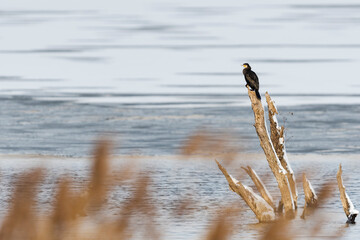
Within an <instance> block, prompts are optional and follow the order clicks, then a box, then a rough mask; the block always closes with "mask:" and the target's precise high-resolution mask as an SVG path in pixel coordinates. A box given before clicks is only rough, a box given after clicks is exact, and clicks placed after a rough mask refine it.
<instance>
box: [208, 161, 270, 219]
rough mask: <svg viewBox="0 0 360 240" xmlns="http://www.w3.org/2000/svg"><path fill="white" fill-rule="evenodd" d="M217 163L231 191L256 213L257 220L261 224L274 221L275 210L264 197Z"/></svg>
mask: <svg viewBox="0 0 360 240" xmlns="http://www.w3.org/2000/svg"><path fill="white" fill-rule="evenodd" d="M215 161H216V163H217V165H218V167H219V169H220V170H221V172H222V173H223V174H224V176H225V178H226V180H227V181H228V183H229V186H230V189H231V190H232V191H234V192H236V193H237V194H239V195H240V197H241V198H242V199H243V200H244V201H245V202H246V204H247V205H248V206H249V207H250V209H251V210H252V211H253V212H254V214H255V215H256V218H257V219H258V220H259V221H260V222H271V221H274V220H275V212H274V209H273V208H272V207H271V206H270V205H269V204H268V203H267V202H266V201H265V200H264V199H263V198H262V197H260V196H259V195H257V194H256V193H254V191H253V190H252V189H251V188H250V187H248V186H246V185H243V184H242V183H241V182H239V181H238V180H236V179H235V178H233V177H232V176H231V175H230V174H229V173H228V172H227V171H226V169H225V168H224V167H223V166H221V164H220V163H219V162H218V161H217V160H215Z"/></svg>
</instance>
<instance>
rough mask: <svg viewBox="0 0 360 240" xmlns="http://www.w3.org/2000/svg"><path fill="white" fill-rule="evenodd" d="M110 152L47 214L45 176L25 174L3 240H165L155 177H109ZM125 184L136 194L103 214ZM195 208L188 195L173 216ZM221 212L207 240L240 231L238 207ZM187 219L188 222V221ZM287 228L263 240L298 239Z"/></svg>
mask: <svg viewBox="0 0 360 240" xmlns="http://www.w3.org/2000/svg"><path fill="white" fill-rule="evenodd" d="M205 142H207V140H206V137H204V136H203V135H201V136H197V137H196V136H194V137H193V138H191V139H190V140H189V142H188V143H187V144H188V145H189V146H190V145H192V144H194V145H196V146H202V147H206V148H207V147H209V145H207V144H205ZM189 146H188V147H186V146H185V147H184V149H183V151H184V153H186V154H190V153H193V151H197V149H196V148H192V147H189ZM220 146H223V145H220ZM110 148H111V144H110V143H109V142H108V141H100V142H99V143H98V145H97V146H96V149H95V152H94V158H93V167H92V171H91V174H90V176H89V183H88V185H87V186H85V187H84V189H83V190H81V191H80V192H79V191H77V192H76V191H73V190H72V189H74V187H73V186H74V184H75V183H74V182H72V181H71V180H70V178H66V177H64V178H63V179H61V180H60V181H59V183H58V186H57V189H56V196H55V199H54V201H53V204H52V209H51V210H50V211H49V212H46V213H45V214H44V213H39V212H38V211H36V208H35V205H36V197H37V196H36V192H37V191H36V190H37V189H38V188H39V186H40V183H41V182H42V181H43V177H44V172H43V171H42V170H41V169H36V170H33V171H31V172H29V173H24V174H23V175H21V177H19V178H18V181H17V183H16V184H15V185H16V186H17V187H16V189H15V190H14V192H13V196H12V200H11V206H10V208H9V210H8V213H7V215H6V216H5V218H4V219H3V221H2V223H1V228H0V240H22V239H29V240H67V239H79V240H82V239H84V240H85V239H107V240H108V239H109V240H111V239H117V240H121V239H133V238H135V236H136V238H141V239H162V231H163V229H162V228H161V227H159V226H161V224H164V225H166V223H161V224H157V217H158V213H157V211H156V208H154V207H153V204H152V203H150V202H149V194H151V190H150V188H149V186H150V184H151V182H152V180H151V176H150V175H140V176H137V175H136V176H134V174H133V169H132V168H131V166H129V167H125V168H124V169H121V170H120V171H118V172H116V173H115V174H114V173H110V170H109V152H110ZM124 182H128V183H129V182H130V183H131V185H132V189H134V190H133V192H132V194H131V196H130V197H129V198H127V200H126V201H124V202H123V203H122V205H121V206H120V207H119V209H118V214H117V215H116V217H113V216H111V217H109V216H107V214H106V212H104V205H106V202H107V201H106V199H107V197H108V195H109V193H110V192H111V191H112V188H113V187H114V186H116V185H119V184H120V185H121V184H123V183H124ZM328 186H329V185H326V187H323V188H322V189H321V190H320V192H319V199H322V200H321V201H324V200H325V199H327V198H328V197H329V193H330V192H331V191H332V189H330V188H329V187H328ZM321 203H322V202H321ZM194 205H196V200H195V199H192V198H190V197H189V198H184V199H180V200H179V201H178V203H177V204H176V207H175V210H174V212H173V216H174V218H176V217H179V216H182V217H184V216H186V214H188V213H189V212H191V211H194V209H195V208H194ZM314 211H316V210H314ZM217 212H218V214H217V215H216V216H215V218H214V219H213V220H212V221H211V222H210V224H209V227H208V228H207V229H204V233H203V235H202V236H203V239H206V240H226V239H233V237H234V235H235V234H236V233H237V232H238V231H240V230H239V229H237V228H235V226H234V222H233V221H232V218H234V217H236V216H237V214H238V213H239V209H234V208H233V207H229V206H222V207H219V209H217ZM183 220H184V221H186V217H185V219H183ZM310 221H314V222H315V223H316V222H318V224H315V225H314V228H313V229H309V234H311V235H313V236H316V234H317V233H318V232H319V230H320V228H321V224H319V223H320V221H318V219H317V218H313V219H310ZM245 224H246V223H244V225H245ZM289 224H290V222H289V221H287V220H285V219H280V220H279V221H276V222H275V223H273V224H269V225H267V230H266V231H265V232H264V233H263V234H262V237H261V239H284V240H285V239H286V240H287V239H294V236H295V235H296V233H295V234H294V232H290V231H289V229H288V225H289ZM244 229H246V227H244ZM338 232H339V233H340V232H343V231H340V230H339V231H338ZM259 235H260V234H259Z"/></svg>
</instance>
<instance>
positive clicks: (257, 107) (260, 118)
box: [248, 87, 295, 218]
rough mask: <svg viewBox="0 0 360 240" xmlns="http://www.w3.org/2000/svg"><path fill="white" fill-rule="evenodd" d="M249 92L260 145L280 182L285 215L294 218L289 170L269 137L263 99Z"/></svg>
mask: <svg viewBox="0 0 360 240" xmlns="http://www.w3.org/2000/svg"><path fill="white" fill-rule="evenodd" d="M248 94H249V98H250V101H251V107H252V109H253V111H254V117H255V125H254V126H255V129H256V133H257V135H258V137H259V140H260V145H261V147H262V149H263V150H264V153H265V156H266V160H267V161H268V163H269V166H270V169H271V171H272V172H273V174H274V176H275V178H276V181H277V183H278V186H279V189H280V193H281V198H282V202H283V204H284V209H285V216H286V217H288V218H293V217H294V210H295V205H294V201H293V197H292V193H291V188H290V185H289V181H288V178H287V171H286V170H285V169H284V168H283V166H282V165H281V163H280V160H279V158H278V156H277V154H276V151H275V149H274V146H273V144H272V142H271V139H270V137H269V134H268V132H267V129H266V124H265V114H264V107H263V105H262V103H261V100H259V99H258V98H257V97H256V94H255V92H254V91H251V90H250V88H249V87H248Z"/></svg>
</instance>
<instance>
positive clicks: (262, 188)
mask: <svg viewBox="0 0 360 240" xmlns="http://www.w3.org/2000/svg"><path fill="white" fill-rule="evenodd" d="M242 169H244V170H245V172H246V173H247V174H248V175H249V176H250V177H251V179H252V181H253V182H254V184H255V186H256V188H257V190H258V191H259V192H260V194H261V196H262V197H263V199H264V200H265V201H266V202H267V203H268V204H269V205H270V206H271V207H272V208H273V209H274V210H275V208H276V206H275V204H274V200H273V198H272V196H271V195H270V193H269V191H268V190H267V189H266V187H265V185H264V183H263V182H262V181H261V179H260V178H259V176H258V175H257V174H256V172H255V170H253V169H252V168H251V167H250V166H247V167H246V168H245V167H242Z"/></svg>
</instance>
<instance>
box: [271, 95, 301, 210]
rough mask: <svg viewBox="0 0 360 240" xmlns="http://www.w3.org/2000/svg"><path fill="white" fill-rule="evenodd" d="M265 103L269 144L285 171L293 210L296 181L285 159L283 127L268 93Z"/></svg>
mask: <svg viewBox="0 0 360 240" xmlns="http://www.w3.org/2000/svg"><path fill="white" fill-rule="evenodd" d="M265 96H266V102H267V104H268V110H269V121H270V137H271V142H272V144H273V146H274V148H275V151H276V154H277V156H278V158H279V161H280V163H281V165H282V166H283V168H285V169H286V171H287V179H288V181H289V185H290V188H291V193H292V197H293V201H294V206H295V209H296V208H297V199H298V191H297V187H296V180H295V175H294V171H293V170H292V168H291V166H290V163H289V161H288V158H287V154H286V149H285V136H284V126H281V127H280V126H279V123H278V120H277V117H276V114H278V111H277V108H276V106H275V102H274V101H273V100H272V99H271V97H270V95H269V93H268V92H266V93H265Z"/></svg>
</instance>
